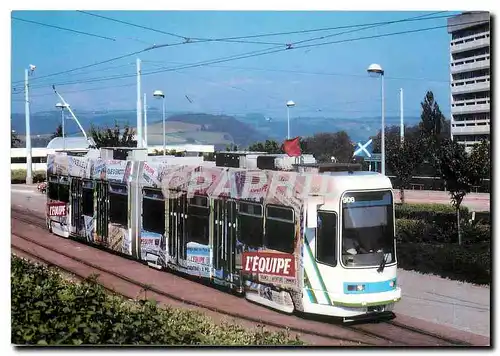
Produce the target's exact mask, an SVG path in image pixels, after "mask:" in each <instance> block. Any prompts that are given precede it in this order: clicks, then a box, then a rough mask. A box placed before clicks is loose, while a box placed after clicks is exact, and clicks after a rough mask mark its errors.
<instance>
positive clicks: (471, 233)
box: [396, 219, 491, 244]
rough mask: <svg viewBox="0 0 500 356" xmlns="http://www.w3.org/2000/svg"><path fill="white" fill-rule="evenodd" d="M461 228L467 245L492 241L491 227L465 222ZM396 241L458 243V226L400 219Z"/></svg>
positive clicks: (397, 224) (397, 222) (397, 221)
mask: <svg viewBox="0 0 500 356" xmlns="http://www.w3.org/2000/svg"><path fill="white" fill-rule="evenodd" d="M460 228H461V229H462V239H463V242H464V243H465V244H467V243H476V242H490V241H491V227H490V225H487V224H481V223H479V222H476V221H474V222H472V223H470V222H469V221H464V222H462V224H461V225H460ZM396 240H397V242H398V243H406V242H409V243H456V242H458V232H457V226H456V223H455V224H450V225H448V226H445V227H443V226H442V225H438V224H436V223H433V222H431V223H429V222H427V221H424V220H411V219H398V220H396Z"/></svg>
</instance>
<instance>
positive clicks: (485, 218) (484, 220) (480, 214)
mask: <svg viewBox="0 0 500 356" xmlns="http://www.w3.org/2000/svg"><path fill="white" fill-rule="evenodd" d="M475 215H476V216H475V221H477V222H479V223H481V224H488V225H490V224H491V214H490V212H489V211H476V214H475Z"/></svg>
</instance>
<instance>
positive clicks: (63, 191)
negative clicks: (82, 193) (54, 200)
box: [59, 184, 69, 203]
mask: <svg viewBox="0 0 500 356" xmlns="http://www.w3.org/2000/svg"><path fill="white" fill-rule="evenodd" d="M59 200H60V201H62V202H64V203H69V184H59Z"/></svg>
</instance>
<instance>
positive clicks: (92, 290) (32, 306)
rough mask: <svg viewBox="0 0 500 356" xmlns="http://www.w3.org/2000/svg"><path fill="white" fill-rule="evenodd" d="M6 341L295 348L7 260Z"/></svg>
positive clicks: (289, 341)
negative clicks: (8, 333)
mask: <svg viewBox="0 0 500 356" xmlns="http://www.w3.org/2000/svg"><path fill="white" fill-rule="evenodd" d="M11 311H12V314H11V315H12V319H11V323H12V329H11V330H12V334H11V338H12V343H14V344H18V345H19V344H39V345H80V344H92V345H95V344H101V345H104V344H106V345H108V344H119V345H150V344H156V345H301V344H302V342H301V341H300V340H299V339H298V338H294V339H293V338H291V337H290V335H289V334H288V333H286V332H277V333H274V332H269V331H267V330H264V328H262V327H259V328H256V329H254V330H245V329H243V328H242V327H240V326H237V325H232V324H228V323H222V324H215V323H214V322H213V321H212V320H211V319H209V318H208V317H206V316H204V315H203V314H201V313H199V312H194V311H189V310H182V309H174V308H170V307H166V308H161V307H159V306H157V305H156V304H155V303H154V302H152V301H146V302H141V301H130V300H127V299H125V298H123V297H120V296H116V295H111V294H108V293H106V292H105V290H104V289H103V288H102V287H101V286H99V285H98V284H96V283H95V282H94V281H93V280H87V281H84V282H82V283H70V282H68V281H65V280H64V279H63V278H62V277H61V276H60V275H59V274H58V273H57V272H56V271H55V270H53V269H49V268H47V267H44V266H41V265H38V264H33V263H30V262H28V261H27V260H24V259H22V258H18V257H16V256H12V261H11Z"/></svg>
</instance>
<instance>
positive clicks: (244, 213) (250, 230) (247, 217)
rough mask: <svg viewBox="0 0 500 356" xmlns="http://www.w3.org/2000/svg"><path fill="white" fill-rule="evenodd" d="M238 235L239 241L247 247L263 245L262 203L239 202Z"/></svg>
mask: <svg viewBox="0 0 500 356" xmlns="http://www.w3.org/2000/svg"><path fill="white" fill-rule="evenodd" d="M238 236H239V240H240V242H241V243H243V244H245V245H247V246H249V247H262V246H264V216H263V214H262V205H260V204H252V203H242V202H240V204H239V210H238Z"/></svg>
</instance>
